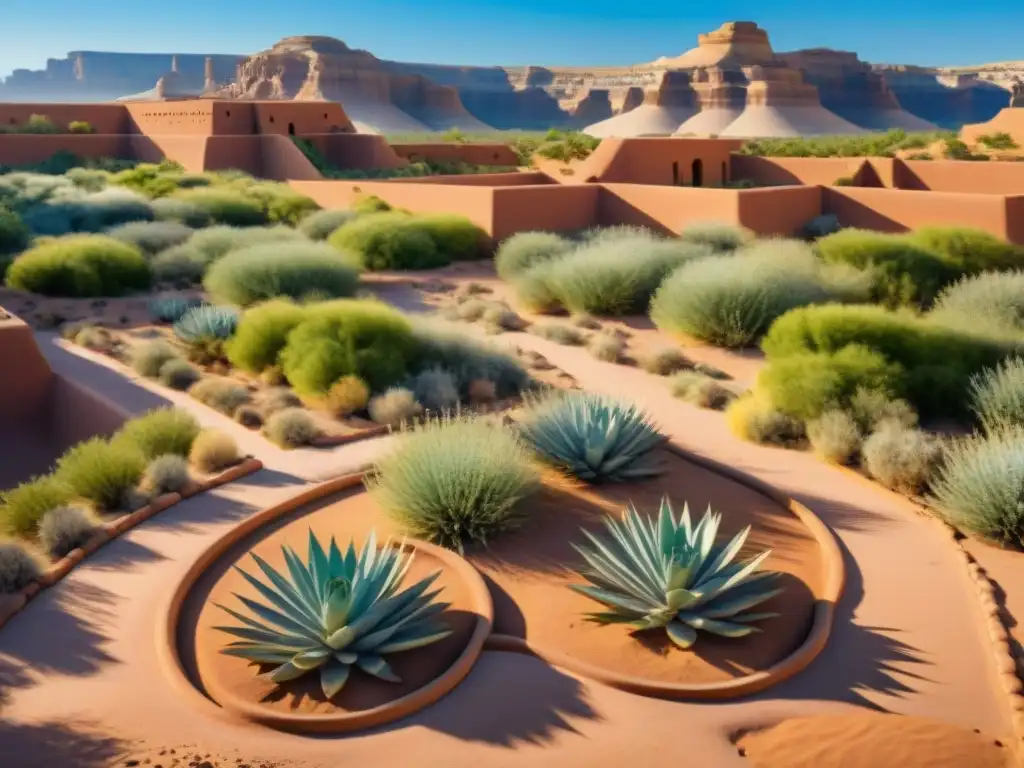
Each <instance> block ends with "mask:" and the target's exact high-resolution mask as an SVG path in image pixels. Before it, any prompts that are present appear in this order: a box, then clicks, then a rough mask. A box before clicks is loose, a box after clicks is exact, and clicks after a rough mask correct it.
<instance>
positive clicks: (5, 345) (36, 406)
mask: <svg viewBox="0 0 1024 768" xmlns="http://www.w3.org/2000/svg"><path fill="white" fill-rule="evenodd" d="M0 360H5V361H15V360H16V361H17V364H16V365H5V366H4V369H3V370H4V373H3V376H0V421H4V422H6V421H12V422H19V421H31V420H32V419H36V418H39V417H40V415H42V414H43V413H44V412H45V410H46V406H47V403H48V400H47V398H48V397H49V394H50V388H51V387H52V384H53V372H52V371H51V370H50V365H49V363H47V362H46V358H44V357H43V355H42V352H40V351H39V347H38V346H37V345H36V340H35V337H34V336H33V335H32V329H31V328H30V327H29V326H28V325H26V324H25V323H24V322H23V321H22V320H21V319H20V318H17V317H15V316H14V315H11V316H10V317H7V318H6V319H3V320H0Z"/></svg>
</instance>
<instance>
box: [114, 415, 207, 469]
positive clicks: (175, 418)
mask: <svg viewBox="0 0 1024 768" xmlns="http://www.w3.org/2000/svg"><path fill="white" fill-rule="evenodd" d="M198 434H199V422H198V421H196V418H195V416H193V415H192V414H191V413H189V412H188V411H184V410H181V409H180V408H157V409H156V410H153V411H150V412H149V413H147V414H145V415H143V416H138V417H137V418H134V419H132V420H131V421H129V422H127V423H126V424H125V425H124V426H123V427H122V428H121V430H120V431H119V432H118V433H117V434H116V435H115V436H114V441H115V442H124V443H126V444H128V445H130V446H132V447H134V448H135V449H137V450H138V451H139V452H140V453H141V454H142V455H143V456H144V457H145V458H146V459H148V460H150V461H152V460H153V459H156V458H158V457H160V456H164V455H166V454H174V455H175V456H188V452H189V450H190V449H191V448H192V441H194V440H195V439H196V435H198Z"/></svg>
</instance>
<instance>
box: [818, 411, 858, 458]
mask: <svg viewBox="0 0 1024 768" xmlns="http://www.w3.org/2000/svg"><path fill="white" fill-rule="evenodd" d="M807 438H808V440H810V442H811V448H813V449H814V453H815V455H817V456H818V457H819V458H821V459H823V460H825V461H827V462H828V463H830V464H850V463H852V462H853V461H854V459H855V458H856V456H857V452H858V451H859V450H860V444H861V441H862V440H863V437H862V435H861V431H860V426H859V425H858V424H857V420H856V419H855V418H854V417H853V416H852V415H851V414H850V413H848V412H847V411H843V410H839V409H831V410H828V411H825V412H824V413H822V414H821V416H819V417H818V418H816V419H814V420H812V421H809V422H807Z"/></svg>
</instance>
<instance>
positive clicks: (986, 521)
mask: <svg viewBox="0 0 1024 768" xmlns="http://www.w3.org/2000/svg"><path fill="white" fill-rule="evenodd" d="M1022 455H1024V428H1022V427H1020V426H1014V427H1009V428H1007V429H1004V430H1001V431H998V432H996V433H994V434H991V435H989V436H987V437H973V438H967V439H960V440H955V441H953V442H952V443H951V444H950V445H949V446H948V447H947V448H946V450H945V456H944V459H945V460H944V462H943V466H942V469H941V470H940V471H939V472H938V474H937V476H936V477H935V479H934V480H933V481H932V496H931V498H930V501H931V504H932V506H933V507H934V508H935V509H936V510H937V511H938V512H939V514H940V515H941V516H942V517H943V519H945V520H946V522H948V523H949V524H951V525H953V526H955V527H957V528H959V529H961V530H966V531H969V532H971V533H975V534H978V535H981V536H984V537H986V538H989V539H994V540H997V541H1002V542H1006V543H1009V544H1011V545H1014V546H1017V547H1020V546H1024V505H1022V504H1021V492H1022V489H1024V461H1021V456H1022Z"/></svg>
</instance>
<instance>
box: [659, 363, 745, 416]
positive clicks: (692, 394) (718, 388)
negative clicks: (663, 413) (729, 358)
mask: <svg viewBox="0 0 1024 768" xmlns="http://www.w3.org/2000/svg"><path fill="white" fill-rule="evenodd" d="M668 386H669V390H670V391H671V392H672V396H673V397H678V398H679V399H680V400H682V401H684V402H687V403H689V404H690V405H695V406H697V407H698V408H710V409H711V410H713V411H720V410H722V409H723V408H725V407H726V406H727V405H728V404H729V403H730V402H732V400H733V399H735V397H736V395H735V394H733V392H732V391H731V390H729V389H726V388H725V387H723V386H722V385H721V384H719V383H718V382H717V381H715V380H714V379H712V378H711V377H710V376H705V375H704V374H702V373H697V372H696V371H679V372H677V373H675V374H673V375H672V378H671V379H669V382H668Z"/></svg>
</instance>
